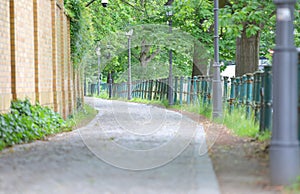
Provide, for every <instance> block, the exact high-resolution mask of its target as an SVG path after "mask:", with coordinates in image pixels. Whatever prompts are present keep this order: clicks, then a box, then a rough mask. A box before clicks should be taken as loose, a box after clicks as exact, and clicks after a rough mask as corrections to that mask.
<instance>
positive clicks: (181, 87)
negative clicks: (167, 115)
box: [179, 76, 183, 105]
mask: <svg viewBox="0 0 300 194" xmlns="http://www.w3.org/2000/svg"><path fill="white" fill-rule="evenodd" d="M179 90H180V91H179V100H180V105H182V95H183V77H182V76H181V77H180V88H179Z"/></svg>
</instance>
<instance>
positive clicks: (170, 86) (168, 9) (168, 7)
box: [164, 0, 174, 105]
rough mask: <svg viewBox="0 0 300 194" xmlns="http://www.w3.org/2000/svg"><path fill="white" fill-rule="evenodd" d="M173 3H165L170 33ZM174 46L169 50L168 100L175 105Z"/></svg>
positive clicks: (170, 0) (171, 1)
mask: <svg viewBox="0 0 300 194" xmlns="http://www.w3.org/2000/svg"><path fill="white" fill-rule="evenodd" d="M172 3H173V0H169V1H168V2H167V3H165V5H164V6H165V9H166V15H167V16H168V18H169V21H168V22H169V33H170V34H171V33H172V16H173V12H172ZM172 55H173V53H172V48H170V50H169V79H168V101H169V105H173V104H174V100H173V79H172V77H173V67H172V57H173V56H172Z"/></svg>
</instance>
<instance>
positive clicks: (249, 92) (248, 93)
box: [246, 73, 253, 119]
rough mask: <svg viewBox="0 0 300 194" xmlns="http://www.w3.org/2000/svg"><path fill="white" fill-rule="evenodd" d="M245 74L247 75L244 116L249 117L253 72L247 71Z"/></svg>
mask: <svg viewBox="0 0 300 194" xmlns="http://www.w3.org/2000/svg"><path fill="white" fill-rule="evenodd" d="M246 76H247V101H246V118H248V119H249V118H250V116H251V103H252V84H253V74H251V73H247V74H246Z"/></svg>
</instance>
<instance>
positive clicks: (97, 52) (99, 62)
mask: <svg viewBox="0 0 300 194" xmlns="http://www.w3.org/2000/svg"><path fill="white" fill-rule="evenodd" d="M96 54H97V56H98V83H97V85H98V87H97V93H98V95H99V94H100V87H101V70H100V68H101V66H100V65H101V47H100V44H98V46H97V48H96Z"/></svg>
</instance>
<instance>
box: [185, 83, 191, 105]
mask: <svg viewBox="0 0 300 194" xmlns="http://www.w3.org/2000/svg"><path fill="white" fill-rule="evenodd" d="M186 102H187V104H190V102H191V78H190V77H188V86H187V98H186Z"/></svg>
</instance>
